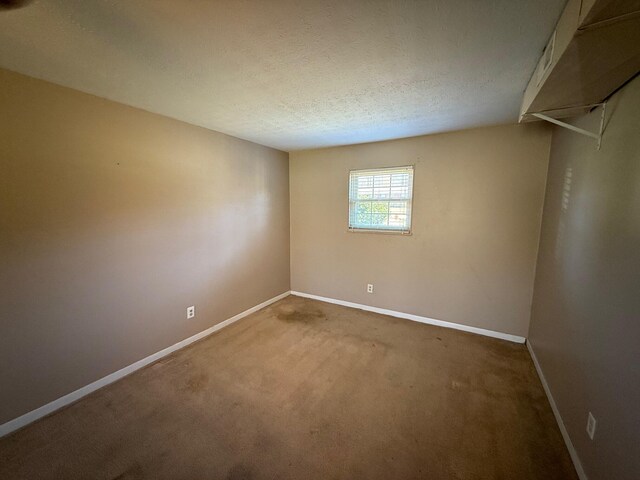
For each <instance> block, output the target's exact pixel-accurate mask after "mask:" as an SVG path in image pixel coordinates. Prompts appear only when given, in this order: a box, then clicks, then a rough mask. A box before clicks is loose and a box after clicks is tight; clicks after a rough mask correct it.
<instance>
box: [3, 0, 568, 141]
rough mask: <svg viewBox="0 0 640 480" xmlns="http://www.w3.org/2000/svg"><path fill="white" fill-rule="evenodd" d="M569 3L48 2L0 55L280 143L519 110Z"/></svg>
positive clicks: (74, 83)
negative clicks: (541, 56) (523, 95)
mask: <svg viewBox="0 0 640 480" xmlns="http://www.w3.org/2000/svg"><path fill="white" fill-rule="evenodd" d="M565 1H566V0H535V1H531V0H484V1H478V0H429V1H426V0H422V1H419V0H418V1H416V0H411V1H408V0H401V1H398V0H351V1H344V0H242V1H238V0H215V1H158V0H135V1H105V0H46V1H38V2H29V4H28V5H27V6H25V7H24V8H21V9H17V10H11V11H3V12H0V66H2V67H4V68H8V69H10V70H14V71H18V72H22V73H24V74H27V75H30V76H33V77H37V78H42V79H44V80H48V81H50V82H54V83H57V84H60V85H65V86H68V87H71V88H76V89H78V90H83V91H85V92H87V93H92V94H94V95H98V96H100V97H104V98H109V99H111V100H115V101H119V102H122V103H125V104H128V105H133V106H136V107H139V108H143V109H145V110H149V111H152V112H156V113H160V114H163V115H169V116H171V117H174V118H178V119H180V120H184V121H186V122H189V123H192V124H195V125H200V126H203V127H207V128H211V129H213V130H218V131H223V132H225V133H228V134H230V135H235V136H237V137H241V138H246V139H248V140H251V141H254V142H258V143H260V144H263V145H270V146H273V147H277V148H281V149H283V150H291V149H303V148H312V147H320V146H328V145H339V144H340V145H344V144H353V143H361V142H372V141H376V140H385V139H390V138H399V137H409V136H414V135H423V134H427V133H433V132H442V131H447V130H458V129H462V128H469V127H477V126H480V125H495V124H498V123H508V122H515V121H516V120H517V116H518V109H519V106H520V102H521V100H522V91H523V90H524V89H525V87H526V86H527V82H528V80H529V77H530V76H531V73H532V72H533V70H534V69H535V66H536V63H537V62H538V58H539V57H540V54H541V52H542V50H543V48H544V46H545V44H546V42H547V40H548V38H549V36H550V35H551V33H552V32H553V29H554V26H555V24H556V22H557V20H558V17H559V15H560V12H561V10H562V7H563V6H564V3H565Z"/></svg>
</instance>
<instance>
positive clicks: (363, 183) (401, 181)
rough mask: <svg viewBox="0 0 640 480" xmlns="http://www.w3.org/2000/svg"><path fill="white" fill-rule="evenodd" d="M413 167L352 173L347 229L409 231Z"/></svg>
mask: <svg viewBox="0 0 640 480" xmlns="http://www.w3.org/2000/svg"><path fill="white" fill-rule="evenodd" d="M412 195H413V167H412V166H407V167H392V168H381V169H375V170H352V171H351V172H350V173H349V229H350V230H382V231H390V232H399V233H410V232H411V199H412Z"/></svg>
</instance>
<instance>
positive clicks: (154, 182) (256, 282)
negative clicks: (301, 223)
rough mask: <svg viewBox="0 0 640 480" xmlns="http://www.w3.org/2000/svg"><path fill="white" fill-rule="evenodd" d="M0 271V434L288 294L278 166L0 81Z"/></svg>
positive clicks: (109, 106)
mask: <svg viewBox="0 0 640 480" xmlns="http://www.w3.org/2000/svg"><path fill="white" fill-rule="evenodd" d="M0 261H1V269H0V318H1V319H2V320H1V322H0V386H1V388H0V423H4V422H5V421H8V420H10V419H13V418H15V417H17V416H19V415H21V414H23V413H25V412H28V411H30V410H33V409H34V408H36V407H39V406H41V405H43V404H45V403H47V402H49V401H51V400H54V399H56V398H58V397H60V396H62V395H65V394H67V393H69V392H71V391H73V390H75V389H77V388H79V387H82V386H84V385H86V384H88V383H90V382H92V381H94V380H97V379H99V378H101V377H103V376H105V375H107V374H109V373H111V372H114V371H116V370H118V369H120V368H122V367H124V366H127V365H129V364H132V363H133V362H135V361H137V360H140V359H141V358H144V357H146V356H148V355H150V354H153V353H155V352H157V351H159V350H161V349H163V348H165V347H167V346H169V345H173V344H175V343H176V342H178V341H180V340H182V339H185V338H187V337H190V336H191V335H194V334H195V333H197V332H200V331H202V330H205V329H206V328H208V327H210V326H212V325H213V324H216V323H218V322H220V321H223V320H225V319H227V318H229V317H232V316H233V315H235V314H237V313H239V312H242V311H244V310H246V309H248V308H250V307H252V306H254V305H257V304H259V303H261V302H263V301H265V300H267V299H270V298H272V297H274V296H275V295H277V294H280V293H282V292H284V291H287V290H289V182H288V154H287V153H284V152H281V151H277V150H273V149H270V148H266V147H262V146H259V145H256V144H253V143H250V142H247V141H243V140H238V139H236V138H233V137H229V136H226V135H223V134H220V133H216V132H213V131H210V130H206V129H203V128H199V127H194V126H191V125H188V124H185V123H182V122H179V121H176V120H171V119H168V118H165V117H161V116H158V115H154V114H151V113H148V112H144V111H141V110H137V109H134V108H131V107H127V106H124V105H121V104H117V103H114V102H110V101H107V100H103V99H100V98H97V97H93V96H91V95H87V94H83V93H80V92H77V91H73V90H69V89H67V88H63V87H60V86H56V85H53V84H50V83H46V82H43V81H40V80H35V79H32V78H28V77H25V76H22V75H18V74H15V73H11V72H9V71H6V70H0ZM190 305H195V307H196V317H195V318H194V319H191V320H187V319H186V308H187V307H188V306H190Z"/></svg>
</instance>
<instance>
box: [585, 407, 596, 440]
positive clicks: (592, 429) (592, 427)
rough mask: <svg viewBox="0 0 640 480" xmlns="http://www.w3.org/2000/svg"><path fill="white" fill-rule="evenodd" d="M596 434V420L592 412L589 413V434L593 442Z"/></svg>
mask: <svg viewBox="0 0 640 480" xmlns="http://www.w3.org/2000/svg"><path fill="white" fill-rule="evenodd" d="M595 433H596V419H595V417H594V416H593V414H592V413H591V412H589V418H587V434H588V435H589V438H590V439H591V440H593V436H594V435H595Z"/></svg>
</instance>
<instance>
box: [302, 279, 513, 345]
mask: <svg viewBox="0 0 640 480" xmlns="http://www.w3.org/2000/svg"><path fill="white" fill-rule="evenodd" d="M291 295H296V296H298V297H305V298H311V299H313V300H320V301H321V302H328V303H335V304H336V305H342V306H344V307H352V308H359V309H360V310H366V311H368V312H375V313H381V314H383V315H391V316H392V317H398V318H405V319H407V320H413V321H414V322H420V323H426V324H429V325H435V326H438V327H444V328H453V329H455V330H462V331H463V332H471V333H477V334H478V335H485V336H487V337H493V338H500V339H502V340H508V341H510V342H515V343H524V342H525V338H524V337H519V336H518V335H511V334H510V333H502V332H495V331H493V330H486V329H484V328H478V327H470V326H468V325H462V324H459V323H453V322H445V321H443V320H436V319H435V318H428V317H421V316H420V315H413V314H412V313H403V312H397V311H395V310H387V309H386V308H378V307H370V306H369V305H362V304H360V303H353V302H346V301H344V300H336V299H335V298H327V297H320V296H318V295H311V294H310V293H303V292H295V291H293V290H292V291H291Z"/></svg>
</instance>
